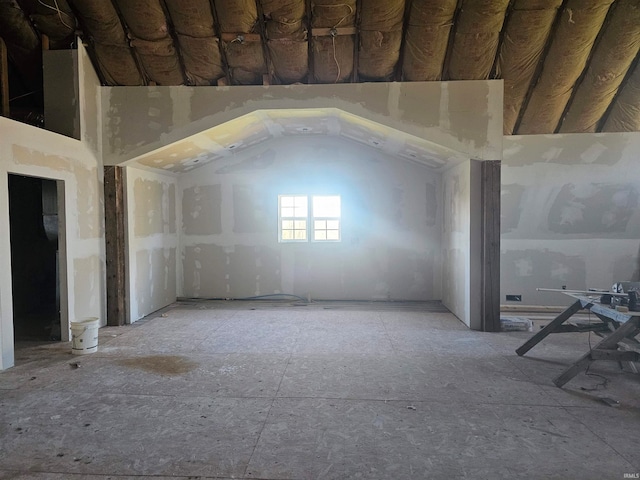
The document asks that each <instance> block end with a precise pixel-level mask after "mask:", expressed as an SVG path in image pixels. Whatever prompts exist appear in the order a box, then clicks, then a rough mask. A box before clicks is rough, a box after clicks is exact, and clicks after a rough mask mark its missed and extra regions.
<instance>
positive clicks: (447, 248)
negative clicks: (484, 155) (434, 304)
mask: <svg viewBox="0 0 640 480" xmlns="http://www.w3.org/2000/svg"><path fill="white" fill-rule="evenodd" d="M480 182H481V175H480V163H479V162H478V161H474V160H468V161H466V162H463V163H460V164H459V165H456V166H455V167H452V168H449V169H448V170H446V171H445V172H444V173H443V175H442V203H443V206H442V207H443V213H442V215H443V227H442V303H443V304H444V305H445V306H446V307H447V308H448V309H449V310H450V311H451V313H453V314H454V315H455V316H456V317H458V318H459V319H460V320H462V321H463V322H464V323H465V324H466V325H467V326H468V327H469V328H471V329H473V330H481V329H482V319H481V311H482V310H481V288H480V287H481V271H482V268H481V267H482V265H481V257H482V252H481V184H480Z"/></svg>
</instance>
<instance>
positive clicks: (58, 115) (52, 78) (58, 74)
mask: <svg viewBox="0 0 640 480" xmlns="http://www.w3.org/2000/svg"><path fill="white" fill-rule="evenodd" d="M42 70H43V73H44V75H43V78H44V125H45V128H46V129H47V130H49V131H51V132H56V133H59V134H61V135H65V136H67V137H71V138H75V139H77V140H79V139H80V107H79V105H78V99H79V95H78V51H77V50H43V51H42Z"/></svg>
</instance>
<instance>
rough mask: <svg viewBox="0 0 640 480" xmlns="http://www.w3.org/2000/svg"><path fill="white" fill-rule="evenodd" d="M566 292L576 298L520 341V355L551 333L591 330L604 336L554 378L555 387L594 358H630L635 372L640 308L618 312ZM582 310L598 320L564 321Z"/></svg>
mask: <svg viewBox="0 0 640 480" xmlns="http://www.w3.org/2000/svg"><path fill="white" fill-rule="evenodd" d="M565 295H569V296H570V297H573V298H575V299H576V301H575V302H574V303H573V304H572V305H571V306H569V307H568V308H567V309H566V310H564V311H563V312H562V313H561V314H560V315H558V316H557V317H556V318H554V319H553V320H552V321H551V322H549V324H548V325H547V326H546V327H544V328H543V329H542V330H540V331H539V332H538V333H536V334H535V335H534V336H532V337H531V338H530V339H529V340H527V341H526V342H525V343H524V344H522V346H520V347H519V348H518V349H517V350H516V353H517V354H518V355H519V356H522V355H524V354H525V353H527V352H528V351H529V350H531V349H532V348H533V347H534V346H536V345H537V344H538V343H540V342H541V341H542V340H543V339H544V338H545V337H547V336H548V335H550V334H552V333H564V332H588V331H592V332H596V333H597V334H598V335H600V336H602V337H604V338H602V340H601V341H600V342H599V343H598V344H597V345H595V346H594V347H593V348H591V350H590V351H588V352H587V353H585V354H584V355H583V356H582V357H580V359H578V360H577V361H576V362H575V363H573V365H571V366H570V367H569V368H567V369H566V370H565V371H564V372H563V373H562V374H560V375H559V376H557V377H556V378H554V379H553V383H554V384H555V385H556V386H557V387H562V386H563V385H564V384H565V383H567V382H568V381H569V380H571V379H572V378H573V377H575V376H576V375H577V374H578V373H580V372H582V371H584V370H586V369H587V367H588V366H589V364H590V363H591V362H593V361H594V360H614V361H617V362H619V363H620V364H622V362H629V365H630V367H631V368H632V370H633V371H634V372H635V373H638V372H637V370H636V368H635V365H633V362H638V361H640V342H638V340H636V339H635V337H636V336H637V335H638V334H639V333H640V312H629V313H623V312H618V311H617V310H614V309H612V308H609V307H608V306H606V305H602V304H600V303H598V302H597V301H596V300H595V299H593V298H590V297H588V296H584V295H576V294H572V293H568V292H567V293H565ZM581 310H589V311H591V313H593V314H595V315H596V316H597V317H598V318H599V319H600V320H601V321H600V322H597V323H594V324H590V325H571V324H566V325H565V324H564V322H566V321H567V320H568V319H569V318H571V317H572V316H573V315H574V314H575V313H577V312H579V311H581Z"/></svg>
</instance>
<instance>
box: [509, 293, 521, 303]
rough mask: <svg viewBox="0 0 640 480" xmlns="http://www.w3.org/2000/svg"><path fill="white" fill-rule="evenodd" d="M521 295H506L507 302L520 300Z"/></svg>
mask: <svg viewBox="0 0 640 480" xmlns="http://www.w3.org/2000/svg"><path fill="white" fill-rule="evenodd" d="M521 301H522V295H507V302H521Z"/></svg>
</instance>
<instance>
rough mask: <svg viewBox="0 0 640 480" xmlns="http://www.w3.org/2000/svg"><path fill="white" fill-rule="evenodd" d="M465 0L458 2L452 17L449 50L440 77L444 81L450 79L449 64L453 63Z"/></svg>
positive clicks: (448, 42)
mask: <svg viewBox="0 0 640 480" xmlns="http://www.w3.org/2000/svg"><path fill="white" fill-rule="evenodd" d="M463 3H464V0H458V4H457V5H456V11H455V12H454V13H453V18H452V19H451V23H452V27H451V30H450V31H449V38H448V40H447V52H446V53H445V56H444V62H443V64H442V73H441V75H440V78H441V79H442V80H443V81H447V80H449V64H450V63H451V53H452V51H453V40H454V39H455V37H456V30H458V17H459V16H460V11H461V10H462V4H463Z"/></svg>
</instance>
